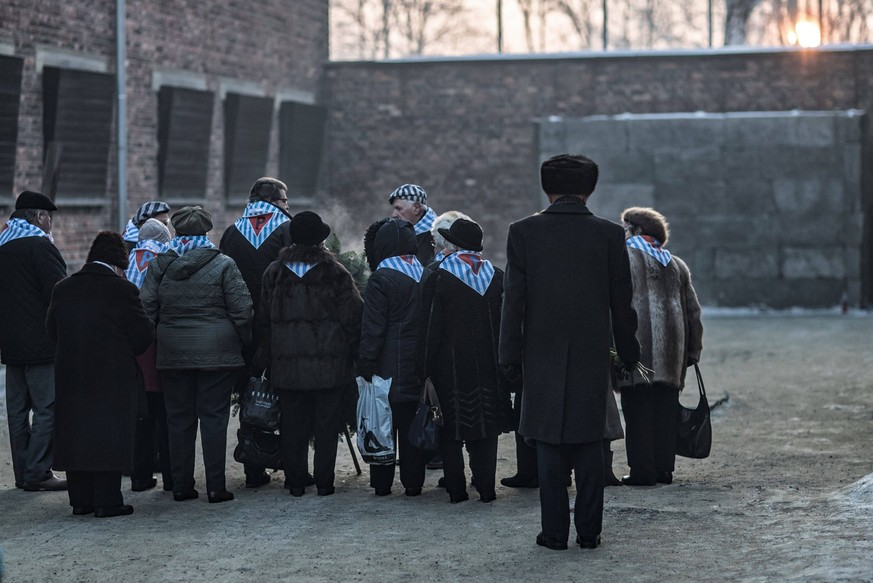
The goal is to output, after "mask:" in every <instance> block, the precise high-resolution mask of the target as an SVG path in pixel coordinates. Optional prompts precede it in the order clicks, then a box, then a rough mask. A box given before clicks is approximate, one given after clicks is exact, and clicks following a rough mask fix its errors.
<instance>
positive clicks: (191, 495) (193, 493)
mask: <svg viewBox="0 0 873 583" xmlns="http://www.w3.org/2000/svg"><path fill="white" fill-rule="evenodd" d="M199 497H200V493H199V492H197V490H195V489H194V488H191V489H190V490H182V491H181V492H173V500H175V501H176V502H184V501H185V500H194V499H195V498H199Z"/></svg>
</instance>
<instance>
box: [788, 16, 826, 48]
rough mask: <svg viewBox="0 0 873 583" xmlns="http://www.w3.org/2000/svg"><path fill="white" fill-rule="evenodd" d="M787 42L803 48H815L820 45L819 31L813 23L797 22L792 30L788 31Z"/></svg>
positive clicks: (806, 21)
mask: <svg viewBox="0 0 873 583" xmlns="http://www.w3.org/2000/svg"><path fill="white" fill-rule="evenodd" d="M788 42H790V43H791V44H793V45H800V46H802V47H803V48H812V47H817V46H819V45H821V30H819V28H818V25H817V24H816V23H814V22H810V21H808V20H799V21H798V22H797V24H796V25H795V26H794V30H789V31H788Z"/></svg>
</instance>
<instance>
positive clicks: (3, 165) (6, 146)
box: [0, 57, 24, 200]
mask: <svg viewBox="0 0 873 583" xmlns="http://www.w3.org/2000/svg"><path fill="white" fill-rule="evenodd" d="M23 65H24V59H19V58H17V57H0V200H5V199H7V198H8V197H11V196H12V194H13V193H12V188H13V187H14V183H15V148H16V145H17V143H18V104H19V102H20V100H21V70H22V67H23Z"/></svg>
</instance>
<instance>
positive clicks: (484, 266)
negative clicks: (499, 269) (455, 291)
mask: <svg viewBox="0 0 873 583" xmlns="http://www.w3.org/2000/svg"><path fill="white" fill-rule="evenodd" d="M440 269H445V270H446V271H448V272H449V273H451V274H452V275H454V276H455V277H457V278H458V279H460V280H461V281H462V282H464V283H465V284H467V285H468V286H470V287H471V288H473V289H474V290H475V291H476V293H478V294H479V295H480V296H484V295H485V292H487V291H488V286H490V285H491V280H492V279H494V266H493V265H491V262H490V261H488V260H486V259H482V254H481V253H479V252H476V251H466V250H462V251H458V252H457V253H452V254H451V255H449V256H448V257H446V259H445V261H443V262H442V263H440Z"/></svg>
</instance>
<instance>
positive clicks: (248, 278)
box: [218, 208, 291, 314]
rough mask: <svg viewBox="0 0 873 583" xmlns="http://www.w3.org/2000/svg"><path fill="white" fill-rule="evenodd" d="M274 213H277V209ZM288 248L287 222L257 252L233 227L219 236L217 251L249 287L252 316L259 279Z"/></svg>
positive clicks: (259, 294)
mask: <svg viewBox="0 0 873 583" xmlns="http://www.w3.org/2000/svg"><path fill="white" fill-rule="evenodd" d="M276 210H277V212H281V211H280V210H279V209H278V208H277V209H276ZM289 245H291V222H290V221H288V222H285V223H282V224H281V225H279V226H278V227H277V228H276V230H275V231H273V232H272V233H270V236H269V237H267V239H266V240H265V241H264V242H263V243H262V244H261V246H260V247H258V248H257V249H256V248H255V247H254V245H252V244H251V243H249V242H248V239H246V238H245V237H244V236H243V234H242V233H240V232H239V229H237V228H236V225H231V226H229V227H228V228H227V229H226V230H225V231H224V234H223V235H222V236H221V242H220V243H219V244H218V248H219V249H220V250H221V252H222V253H224V254H225V255H227V256H228V257H230V258H231V259H233V260H234V261H235V262H236V266H237V267H238V268H239V271H240V273H241V274H242V277H243V279H244V280H245V282H246V287H248V288H249V294H250V295H251V297H252V305H253V306H254V310H255V313H256V314H257V312H258V302H260V299H261V280H262V279H263V277H264V271H266V269H267V266H269V265H270V264H271V263H272V262H273V261H275V260H276V259H277V258H278V257H279V252H280V251H281V250H282V249H284V248H285V247H288V246H289Z"/></svg>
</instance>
